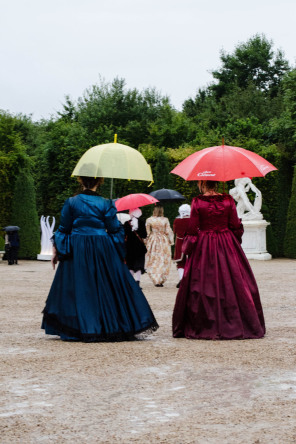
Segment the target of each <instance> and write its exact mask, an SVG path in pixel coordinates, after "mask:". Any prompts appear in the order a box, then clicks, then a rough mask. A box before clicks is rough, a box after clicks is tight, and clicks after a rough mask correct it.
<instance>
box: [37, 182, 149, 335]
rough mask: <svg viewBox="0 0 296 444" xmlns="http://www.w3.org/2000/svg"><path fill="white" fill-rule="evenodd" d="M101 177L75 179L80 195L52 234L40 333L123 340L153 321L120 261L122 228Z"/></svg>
mask: <svg viewBox="0 0 296 444" xmlns="http://www.w3.org/2000/svg"><path fill="white" fill-rule="evenodd" d="M101 181H102V179H101V178H91V177H81V178H80V182H81V184H82V187H83V191H82V193H80V194H78V195H76V196H74V197H70V198H69V199H67V200H66V202H65V204H64V207H63V209H62V213H61V220H60V225H59V228H58V230H57V231H56V233H55V236H54V247H53V258H52V264H53V268H54V267H55V264H56V263H57V261H58V260H59V261H60V264H59V266H58V269H57V271H56V274H55V277H54V280H53V283H52V286H51V289H50V292H49V295H48V298H47V301H46V305H45V308H44V310H43V321H42V326H41V328H43V329H44V330H45V333H47V334H50V335H58V336H60V337H61V339H63V340H74V341H75V340H76V341H83V342H101V341H125V340H133V339H135V335H137V334H139V333H142V332H152V331H155V330H157V328H158V324H157V322H156V320H155V317H154V315H153V313H152V311H151V308H150V306H149V304H148V302H147V300H146V298H145V296H144V294H143V293H142V291H141V289H140V288H139V286H138V285H137V283H136V282H135V280H134V278H133V277H132V275H131V274H130V272H129V270H128V268H127V266H126V265H125V263H124V256H125V247H124V228H123V226H122V224H121V223H120V222H119V221H118V219H117V217H116V212H117V210H116V208H115V206H114V205H113V203H112V201H111V200H107V199H104V198H102V197H100V196H99V195H98V194H97V193H96V189H97V187H98V186H99V184H100V183H101Z"/></svg>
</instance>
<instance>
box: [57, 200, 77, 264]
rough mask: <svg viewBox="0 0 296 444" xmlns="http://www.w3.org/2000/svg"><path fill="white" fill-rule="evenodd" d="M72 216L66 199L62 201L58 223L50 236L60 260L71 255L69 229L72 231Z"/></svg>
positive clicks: (68, 201)
mask: <svg viewBox="0 0 296 444" xmlns="http://www.w3.org/2000/svg"><path fill="white" fill-rule="evenodd" d="M72 224H73V217H72V212H71V206H70V200H69V199H67V200H66V202H65V203H64V206H63V209H62V212H61V219H60V225H59V228H58V229H57V231H56V232H55V233H54V236H53V237H52V240H53V244H54V246H55V247H56V249H57V252H58V256H59V259H60V260H63V259H67V258H68V257H70V256H71V254H72V250H71V231H72Z"/></svg>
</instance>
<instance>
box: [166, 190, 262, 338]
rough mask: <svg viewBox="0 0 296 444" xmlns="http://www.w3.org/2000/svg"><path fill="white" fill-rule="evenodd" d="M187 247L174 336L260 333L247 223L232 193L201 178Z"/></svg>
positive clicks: (228, 336) (225, 335)
mask: <svg viewBox="0 0 296 444" xmlns="http://www.w3.org/2000/svg"><path fill="white" fill-rule="evenodd" d="M198 185H199V189H200V191H201V192H202V193H203V194H201V195H199V196H197V197H195V198H194V199H193V201H192V206H191V215H190V223H189V228H188V230H187V239H186V241H185V243H184V244H183V251H184V249H186V250H187V251H184V252H185V254H187V255H188V256H189V257H188V259H187V261H186V265H185V269H184V276H183V279H182V281H181V284H180V288H179V291H178V294H177V299H176V303H175V308H174V312H173V336H174V337H175V338H181V337H185V338H188V339H257V338H261V337H263V336H264V333H265V324H264V316H263V311H262V306H261V302H260V296H259V292H258V288H257V284H256V281H255V278H254V275H253V272H252V270H251V267H250V265H249V262H248V260H247V258H246V256H245V254H244V252H243V250H242V248H241V245H240V244H241V238H242V235H243V226H242V223H241V220H240V219H239V218H238V216H237V212H236V207H235V203H234V200H233V198H232V197H231V196H230V195H228V194H218V193H217V192H216V188H217V182H214V181H199V182H198Z"/></svg>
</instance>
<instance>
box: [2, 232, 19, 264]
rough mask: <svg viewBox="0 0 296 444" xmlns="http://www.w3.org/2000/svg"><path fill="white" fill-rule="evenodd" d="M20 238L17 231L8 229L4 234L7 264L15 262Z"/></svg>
mask: <svg viewBox="0 0 296 444" xmlns="http://www.w3.org/2000/svg"><path fill="white" fill-rule="evenodd" d="M19 248H20V238H19V235H18V232H17V231H8V232H7V233H6V235H5V251H6V257H7V260H8V265H13V264H17V260H18V250H19Z"/></svg>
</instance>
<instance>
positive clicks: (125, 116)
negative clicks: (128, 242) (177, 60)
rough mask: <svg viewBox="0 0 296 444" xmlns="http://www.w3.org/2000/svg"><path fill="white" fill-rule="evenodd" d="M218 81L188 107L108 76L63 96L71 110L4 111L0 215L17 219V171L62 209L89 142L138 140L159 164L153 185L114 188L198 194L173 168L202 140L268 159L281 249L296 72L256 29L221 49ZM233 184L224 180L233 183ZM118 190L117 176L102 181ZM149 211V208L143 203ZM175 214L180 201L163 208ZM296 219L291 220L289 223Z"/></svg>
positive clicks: (294, 133) (268, 201)
mask: <svg viewBox="0 0 296 444" xmlns="http://www.w3.org/2000/svg"><path fill="white" fill-rule="evenodd" d="M212 75H213V82H212V83H211V84H210V85H209V86H207V87H206V88H202V89H198V92H197V94H196V95H195V97H190V98H188V99H187V100H186V101H185V102H184V104H183V110H182V111H181V112H180V111H177V110H176V109H174V108H173V106H172V105H171V103H170V100H169V98H168V97H166V96H162V95H161V94H160V93H159V92H157V91H156V90H155V89H153V88H147V89H144V90H143V91H138V90H137V89H129V88H127V87H126V83H125V80H124V79H119V78H115V79H114V80H113V81H112V82H111V83H106V82H105V81H103V80H100V82H99V83H98V84H96V85H92V86H90V87H89V88H88V89H87V90H86V91H85V93H84V94H83V95H82V96H81V97H80V98H78V99H77V100H73V99H71V98H70V97H69V96H66V97H65V101H64V105H63V109H62V110H61V111H60V112H59V113H58V114H57V115H56V116H53V117H52V118H51V119H49V120H41V121H40V122H32V120H31V117H30V116H22V115H17V116H12V115H9V114H8V113H4V112H0V186H1V190H0V191H1V192H0V224H1V225H4V224H6V223H11V202H12V199H13V189H14V185H15V180H16V178H17V177H18V175H19V174H20V173H21V172H22V171H24V170H29V171H30V174H31V175H32V177H33V179H34V181H35V183H36V193H37V211H38V214H39V216H41V215H42V214H43V215H50V216H55V217H56V218H57V222H58V218H59V214H60V210H61V208H62V205H63V202H64V200H65V199H66V198H67V197H69V195H73V194H74V193H75V192H76V191H77V189H78V185H77V181H76V179H75V178H71V173H72V171H73V169H74V166H75V164H76V162H77V161H78V159H79V158H80V157H81V155H82V154H83V153H84V152H85V151H86V150H87V149H89V148H90V147H92V146H94V145H98V144H103V143H108V142H112V141H113V137H114V134H115V133H117V134H118V141H119V142H120V143H124V144H127V145H130V146H132V147H133V148H136V149H138V150H139V151H140V152H141V153H142V154H143V155H144V157H145V158H146V160H147V161H148V163H149V164H150V165H151V168H152V171H153V176H154V185H153V187H151V186H149V183H148V182H145V181H128V180H119V179H115V180H114V192H113V197H121V196H124V195H126V194H130V193H136V192H143V193H149V192H150V191H151V190H152V189H153V188H154V189H158V188H162V187H166V188H173V189H176V190H178V191H180V192H181V193H182V194H183V195H184V196H185V197H186V199H187V202H188V203H190V202H191V199H192V198H193V197H194V196H195V195H196V193H197V189H196V183H195V182H186V181H184V180H183V179H182V178H180V177H178V176H175V175H170V174H169V171H171V170H172V169H173V168H174V167H175V166H176V165H177V164H178V163H179V162H181V161H182V160H183V159H184V158H185V157H187V156H188V155H190V154H192V153H193V152H195V151H197V150H200V149H202V148H205V147H208V146H214V145H220V144H221V140H222V136H224V137H225V143H226V144H227V145H235V146H242V147H243V148H247V149H249V150H251V151H254V152H256V153H258V154H260V155H261V156H263V157H265V158H266V159H268V160H269V161H270V162H271V163H273V164H274V165H275V166H276V167H277V168H278V172H273V173H270V174H268V175H267V176H266V177H265V178H254V182H255V183H256V184H257V186H258V187H259V189H260V190H261V191H262V195H263V203H264V206H263V213H264V216H265V217H266V219H267V220H268V221H270V222H271V227H269V229H268V243H269V246H268V248H270V250H271V252H272V254H273V255H275V256H276V255H283V253H284V251H283V250H284V237H285V232H286V222H287V212H288V205H289V198H290V191H291V185H292V176H293V166H294V164H295V162H296V71H295V69H290V68H289V65H288V62H287V61H286V60H285V58H284V55H283V52H282V51H277V50H275V49H274V48H273V43H272V41H269V40H268V39H267V38H266V37H265V36H263V35H255V36H253V37H252V38H251V39H249V40H248V41H247V42H245V43H239V44H238V45H237V46H236V48H235V49H234V51H233V52H232V53H226V52H225V51H222V52H221V66H220V68H218V69H216V70H214V71H213V72H212ZM230 187H232V183H231V182H230V183H228V184H226V190H227V189H229V188H230ZM101 193H102V195H103V196H104V197H108V198H109V197H110V179H106V180H105V183H104V185H103V186H102V187H101ZM144 212H145V214H146V213H147V215H149V214H150V212H151V207H147V208H145V210H144ZM165 213H166V215H168V216H169V217H170V219H171V221H172V219H173V218H174V217H175V216H176V215H177V205H175V206H170V207H168V208H167V207H166V208H165ZM289 223H290V222H289Z"/></svg>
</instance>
